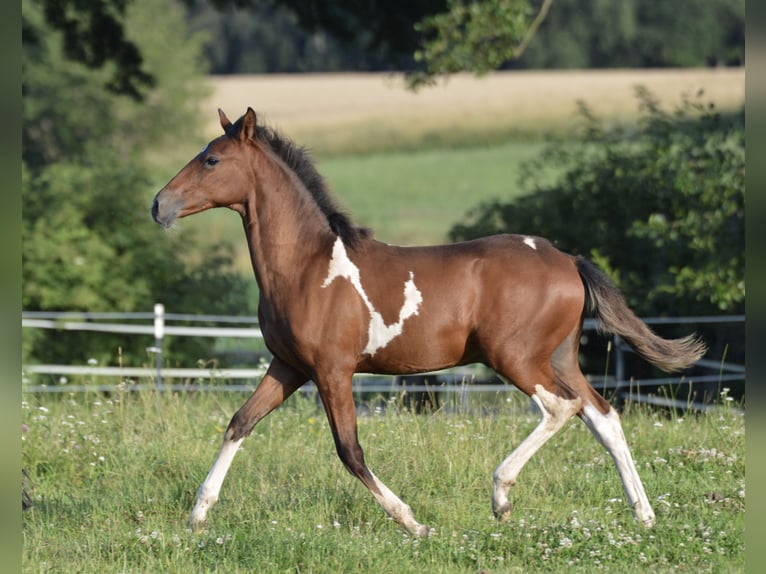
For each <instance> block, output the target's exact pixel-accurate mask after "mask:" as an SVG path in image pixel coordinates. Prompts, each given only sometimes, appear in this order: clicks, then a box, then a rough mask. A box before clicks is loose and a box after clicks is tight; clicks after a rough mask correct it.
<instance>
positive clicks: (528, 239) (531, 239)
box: [524, 237, 537, 250]
mask: <svg viewBox="0 0 766 574" xmlns="http://www.w3.org/2000/svg"><path fill="white" fill-rule="evenodd" d="M524 243H525V244H526V245H529V246H530V247H531V248H532V249H535V250H536V249H537V244H536V243H535V239H534V237H525V238H524Z"/></svg>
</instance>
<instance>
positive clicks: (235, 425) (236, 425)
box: [223, 409, 255, 441]
mask: <svg viewBox="0 0 766 574" xmlns="http://www.w3.org/2000/svg"><path fill="white" fill-rule="evenodd" d="M254 426H255V423H254V422H252V420H251V419H250V417H248V416H247V415H246V414H245V413H244V412H243V409H239V410H238V411H237V412H236V413H234V416H233V417H231V420H230V421H229V426H228V427H226V432H225V433H224V435H223V437H224V439H225V440H231V441H235V440H239V439H241V438H244V437H246V436H250V433H251V432H252V430H253V427H254Z"/></svg>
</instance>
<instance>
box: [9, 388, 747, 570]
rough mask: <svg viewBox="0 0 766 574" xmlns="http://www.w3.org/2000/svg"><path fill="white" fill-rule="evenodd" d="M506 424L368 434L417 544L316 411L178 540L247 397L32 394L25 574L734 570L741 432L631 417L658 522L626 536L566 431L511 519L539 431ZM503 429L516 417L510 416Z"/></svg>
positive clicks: (734, 418) (252, 462) (629, 429)
mask: <svg viewBox="0 0 766 574" xmlns="http://www.w3.org/2000/svg"><path fill="white" fill-rule="evenodd" d="M508 396H509V397H510V399H505V398H504V397H505V395H503V397H500V400H501V401H502V402H506V401H508V402H507V404H506V406H507V407H508V413H509V414H499V415H497V416H495V417H489V416H478V415H475V414H471V412H470V411H468V412H466V413H464V414H446V413H443V412H442V413H436V414H433V415H418V416H414V415H411V414H409V413H407V412H404V411H400V410H397V409H396V405H395V404H393V403H391V404H389V408H388V409H387V410H386V411H385V412H384V413H382V414H376V415H369V416H363V417H361V418H360V425H359V429H360V439H361V442H362V445H363V446H364V447H365V452H366V455H367V460H368V462H369V464H370V466H371V468H372V469H373V470H374V471H375V472H376V474H377V475H378V476H380V477H381V478H382V479H383V480H384V481H385V482H386V483H387V484H388V485H389V486H390V487H391V488H392V489H393V490H394V491H395V492H397V493H398V494H399V495H400V496H401V497H402V498H403V499H404V500H405V501H406V502H407V503H409V504H410V505H411V506H412V508H413V510H414V511H415V514H416V516H417V517H418V518H419V519H420V520H421V521H423V522H425V523H427V524H428V525H429V526H431V527H433V528H435V529H436V531H437V534H436V536H434V537H432V538H428V539H422V540H417V539H413V538H411V537H409V536H408V535H406V534H405V533H404V532H403V531H402V530H401V529H400V528H399V527H398V526H397V525H396V524H395V523H393V522H392V521H391V520H390V519H388V518H387V517H386V516H385V514H384V513H383V511H382V510H381V509H380V507H379V506H378V505H377V503H376V502H375V501H374V499H373V498H372V496H371V495H370V494H369V493H368V492H367V491H366V490H365V489H364V487H363V486H362V485H361V484H360V483H358V482H357V481H356V480H355V479H353V478H352V477H351V476H350V475H349V474H348V473H346V471H345V470H344V469H343V467H342V465H341V463H340V462H339V461H338V459H337V457H336V455H335V452H334V447H333V445H332V439H331V437H330V432H329V428H328V425H327V422H326V419H325V417H324V414H323V413H322V412H320V411H319V410H318V409H317V407H316V403H315V402H314V401H313V400H309V399H307V398H305V397H303V396H297V397H294V398H292V399H290V400H289V401H288V403H287V404H285V405H283V406H282V407H281V408H280V409H278V410H277V411H275V412H274V413H273V414H272V415H270V416H269V417H268V418H267V419H265V420H264V421H263V422H262V423H261V424H260V425H259V426H257V427H256V428H255V431H254V432H253V434H252V436H251V437H250V438H248V439H247V441H246V442H245V444H244V445H243V448H242V449H241V450H240V453H239V454H238V456H237V459H236V460H235V462H234V465H233V467H232V470H231V472H230V473H229V476H228V477H227V480H226V482H225V484H224V487H223V491H222V497H221V500H220V501H219V503H218V505H217V506H216V507H215V508H214V509H213V511H212V512H211V515H210V523H209V524H208V526H207V528H205V529H203V530H201V531H196V532H192V531H191V530H189V529H188V528H187V526H186V524H185V520H186V518H187V516H188V512H189V511H190V509H191V507H192V505H193V501H194V498H195V495H196V489H197V488H198V487H199V484H200V483H201V481H202V479H203V478H204V476H205V474H206V473H207V471H208V469H209V466H210V464H211V463H212V460H213V458H214V457H215V454H216V452H217V449H218V447H219V444H220V437H221V432H222V429H223V428H225V426H226V424H227V423H228V420H229V418H230V416H231V414H232V413H233V412H234V410H235V409H236V408H237V406H238V405H239V403H241V401H242V400H244V397H243V396H242V395H238V394H231V395H222V394H215V395H214V394H212V393H211V394H186V395H177V394H173V395H164V396H161V395H156V394H153V393H148V392H147V393H143V394H124V395H120V394H116V395H113V396H101V395H97V394H89V395H76V396H75V395H72V396H63V397H51V396H31V395H26V396H25V402H24V404H23V406H22V415H23V422H24V425H25V426H24V428H23V429H22V430H23V432H22V452H23V465H24V467H25V468H26V469H28V471H29V472H30V475H31V482H32V484H33V489H34V490H33V493H32V498H33V507H32V509H31V510H28V511H26V512H25V513H24V516H23V541H24V544H23V563H22V565H23V568H22V570H23V571H24V572H30V573H31V572H72V573H74V572H83V573H85V572H94V573H103V572H183V573H191V572H194V573H196V572H212V571H216V572H227V573H237V572H269V573H270V572H301V573H309V572H311V573H320V572H327V573H332V574H335V573H338V572H400V573H409V572H417V573H420V574H424V573H431V572H434V573H436V572H438V573H453V572H454V573H477V572H486V573H493V572H498V573H499V572H504V573H505V572H564V571H566V572H597V571H604V572H621V573H630V572H716V573H719V572H742V571H743V568H744V540H743V538H744V532H743V531H744V515H745V487H744V484H745V482H744V480H745V479H744V473H745V470H744V469H745V452H744V417H743V416H742V415H740V414H737V413H735V412H734V411H732V410H725V409H724V410H721V411H719V412H716V413H711V414H707V415H700V416H688V417H685V418H679V417H668V416H666V415H663V414H660V413H657V412H653V411H649V410H643V409H636V408H635V407H633V410H630V411H629V412H627V413H626V414H624V416H623V423H624V428H625V431H626V435H627V437H628V441H629V443H630V444H631V447H632V450H633V453H634V456H635V458H636V460H637V466H638V468H639V471H640V473H641V475H642V478H643V480H644V483H645V486H646V488H647V491H648V494H649V498H650V500H651V501H652V503H653V505H654V508H655V512H656V514H657V524H656V526H655V528H653V529H651V530H647V529H644V528H643V527H641V526H638V525H637V524H635V523H634V522H633V519H632V517H631V513H630V511H629V509H628V508H627V506H626V502H625V500H624V496H623V493H622V488H621V485H620V482H619V479H618V477H617V473H616V471H615V469H614V466H613V464H612V462H611V460H610V459H609V457H608V455H607V454H606V452H605V451H604V450H603V448H602V447H601V446H600V445H598V444H597V443H596V441H595V440H594V439H593V438H592V436H591V435H590V434H589V433H588V431H587V429H586V428H585V426H584V425H582V424H581V423H579V422H578V421H573V422H571V423H569V424H568V425H567V426H566V427H565V428H564V429H563V430H562V431H561V432H560V433H559V434H558V435H557V436H556V437H554V438H553V439H552V440H551V442H550V443H549V444H548V445H546V446H545V447H544V448H543V449H542V450H541V451H540V452H539V453H538V454H537V455H536V456H535V457H534V458H533V459H532V460H531V461H530V463H529V464H528V465H527V467H526V468H525V469H524V471H523V472H522V474H521V476H520V480H519V483H518V484H517V485H516V487H514V490H513V493H512V495H513V501H514V504H515V506H514V511H513V514H512V517H511V519H510V520H509V521H508V522H506V523H503V524H498V523H497V522H496V521H495V519H494V518H493V516H492V512H491V509H490V503H489V497H490V490H491V475H492V471H493V469H494V467H495V466H496V465H497V464H498V463H499V461H500V460H501V459H502V458H504V456H505V455H507V454H508V452H510V450H511V449H512V448H513V447H515V446H516V445H518V444H519V442H520V441H521V440H522V439H523V438H524V436H526V434H527V433H529V432H530V431H531V429H532V428H533V427H534V426H535V425H536V424H537V420H538V418H537V416H536V415H535V414H534V413H533V412H532V411H531V410H530V409H529V401H528V400H527V399H526V398H523V397H521V394H520V393H512V394H510V395H508ZM510 413H515V415H514V416H511V415H510Z"/></svg>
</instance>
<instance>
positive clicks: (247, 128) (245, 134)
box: [239, 108, 256, 141]
mask: <svg viewBox="0 0 766 574" xmlns="http://www.w3.org/2000/svg"><path fill="white" fill-rule="evenodd" d="M255 126H256V117H255V112H254V111H253V108H247V111H246V112H245V115H244V116H242V127H241V128H240V130H239V139H240V140H242V141H247V140H251V139H253V138H254V137H255Z"/></svg>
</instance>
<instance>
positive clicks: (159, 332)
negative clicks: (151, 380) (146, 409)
mask: <svg viewBox="0 0 766 574" xmlns="http://www.w3.org/2000/svg"><path fill="white" fill-rule="evenodd" d="M164 337H165V305H163V304H162V303H157V304H155V305H154V349H153V350H154V364H155V365H156V367H157V387H158V388H159V389H160V390H162V389H163V384H162V339H163V338H164Z"/></svg>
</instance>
